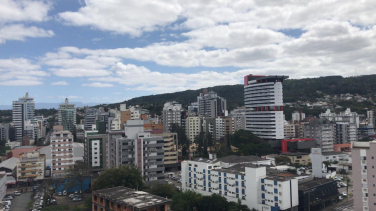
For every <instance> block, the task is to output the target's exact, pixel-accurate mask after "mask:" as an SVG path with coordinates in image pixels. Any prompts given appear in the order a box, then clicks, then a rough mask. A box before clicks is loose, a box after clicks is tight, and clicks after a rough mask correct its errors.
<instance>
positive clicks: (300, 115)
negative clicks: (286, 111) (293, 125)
mask: <svg viewBox="0 0 376 211" xmlns="http://www.w3.org/2000/svg"><path fill="white" fill-rule="evenodd" d="M304 119H305V113H301V112H300V113H299V111H295V112H294V113H292V118H291V120H292V121H297V122H300V121H302V120H304Z"/></svg>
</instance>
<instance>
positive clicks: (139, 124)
mask: <svg viewBox="0 0 376 211" xmlns="http://www.w3.org/2000/svg"><path fill="white" fill-rule="evenodd" d="M116 150H117V152H116V155H117V156H116V158H115V163H116V166H117V167H118V166H120V165H133V166H137V167H138V168H139V170H140V171H141V175H142V176H144V177H145V181H146V182H152V181H157V180H164V171H165V164H164V158H165V156H164V139H163V137H155V136H152V135H151V134H150V133H149V132H144V121H143V120H128V121H127V123H126V124H125V137H123V138H118V139H116Z"/></svg>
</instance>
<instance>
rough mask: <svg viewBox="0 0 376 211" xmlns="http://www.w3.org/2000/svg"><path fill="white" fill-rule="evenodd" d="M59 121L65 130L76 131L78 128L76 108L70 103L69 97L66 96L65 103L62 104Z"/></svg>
mask: <svg viewBox="0 0 376 211" xmlns="http://www.w3.org/2000/svg"><path fill="white" fill-rule="evenodd" d="M58 121H59V125H62V126H63V129H64V130H69V131H70V132H72V133H73V132H74V130H75V128H76V109H75V108H74V104H70V103H69V101H68V98H65V103H63V104H60V107H59V110H58Z"/></svg>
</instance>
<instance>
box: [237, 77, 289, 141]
mask: <svg viewBox="0 0 376 211" xmlns="http://www.w3.org/2000/svg"><path fill="white" fill-rule="evenodd" d="M286 78H288V76H256V75H247V76H245V77H244V104H245V108H246V130H249V131H251V132H252V133H254V134H255V135H257V136H259V137H260V138H264V139H266V140H280V139H283V138H284V124H283V121H284V117H283V93H282V82H283V80H284V79H286Z"/></svg>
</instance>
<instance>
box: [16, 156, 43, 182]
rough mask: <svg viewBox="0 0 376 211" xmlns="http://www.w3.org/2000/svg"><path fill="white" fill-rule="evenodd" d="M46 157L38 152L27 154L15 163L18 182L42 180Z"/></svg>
mask: <svg viewBox="0 0 376 211" xmlns="http://www.w3.org/2000/svg"><path fill="white" fill-rule="evenodd" d="M45 168H46V156H45V155H44V154H40V153H39V152H38V151H34V152H27V153H25V154H22V155H21V156H20V160H19V162H17V181H18V182H37V181H41V180H43V179H44V170H45Z"/></svg>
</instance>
